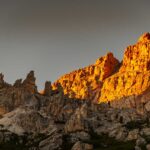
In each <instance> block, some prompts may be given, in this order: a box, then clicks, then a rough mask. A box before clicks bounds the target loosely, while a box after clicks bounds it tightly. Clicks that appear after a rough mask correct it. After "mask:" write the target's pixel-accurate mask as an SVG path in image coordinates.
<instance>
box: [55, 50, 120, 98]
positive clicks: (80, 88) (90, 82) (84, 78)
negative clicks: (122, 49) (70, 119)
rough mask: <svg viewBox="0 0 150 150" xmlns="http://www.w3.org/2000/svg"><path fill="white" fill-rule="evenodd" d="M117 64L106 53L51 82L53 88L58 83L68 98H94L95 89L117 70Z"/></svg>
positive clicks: (109, 54) (111, 56) (110, 55)
mask: <svg viewBox="0 0 150 150" xmlns="http://www.w3.org/2000/svg"><path fill="white" fill-rule="evenodd" d="M119 64H120V63H119V61H118V60H117V59H116V58H115V57H114V56H113V54H112V53H108V54H107V55H106V56H104V57H101V58H99V59H97V60H96V62H95V64H94V65H90V66H88V67H85V68H83V69H79V70H76V71H73V72H71V73H70V74H66V75H64V76H62V77H61V78H60V79H58V80H57V81H56V82H55V83H54V84H53V88H56V85H57V84H58V83H60V84H61V86H62V87H63V90H64V94H66V95H68V96H69V97H70V98H78V99H87V98H88V99H90V100H94V97H95V92H96V91H97V89H101V87H102V82H103V81H104V80H105V79H106V78H107V77H109V76H111V75H112V74H113V73H115V72H116V71H117V70H118V67H119Z"/></svg>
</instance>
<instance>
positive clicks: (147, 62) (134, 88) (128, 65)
mask: <svg viewBox="0 0 150 150" xmlns="http://www.w3.org/2000/svg"><path fill="white" fill-rule="evenodd" d="M57 83H60V84H61V85H62V87H63V89H64V93H65V94H67V95H69V97H74V98H80V99H88V100H92V101H94V102H98V103H100V102H108V101H112V100H115V99H120V98H124V97H128V96H132V95H140V94H142V92H144V91H145V90H146V89H148V87H149V86H150V34H149V33H145V34H143V35H142V36H141V37H140V38H139V40H138V42H137V43H136V44H135V45H132V46H128V47H127V48H126V50H125V53H124V57H123V61H122V63H119V61H118V60H117V59H116V58H114V56H113V54H112V53H108V54H107V55H106V56H104V57H101V58H100V59H98V60H97V61H96V63H95V64H94V65H91V66H89V67H85V68H83V69H79V70H77V71H74V72H71V73H70V74H67V75H64V76H62V77H61V78H60V79H58V80H57V81H56V82H55V83H54V85H53V86H54V87H55V85H56V84H57Z"/></svg>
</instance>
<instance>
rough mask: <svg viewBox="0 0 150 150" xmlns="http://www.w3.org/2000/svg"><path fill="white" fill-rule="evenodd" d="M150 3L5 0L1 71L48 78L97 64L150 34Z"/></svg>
mask: <svg viewBox="0 0 150 150" xmlns="http://www.w3.org/2000/svg"><path fill="white" fill-rule="evenodd" d="M149 8H150V0H0V72H3V73H4V74H5V79H6V81H8V82H10V83H13V82H14V81H15V80H16V79H17V78H24V77H25V76H26V74H27V73H28V72H29V71H30V70H35V74H36V77H37V84H38V86H39V88H40V89H41V88H42V86H43V85H44V82H45V80H51V81H54V80H56V79H57V78H58V77H60V75H63V74H64V73H67V72H70V71H72V70H74V69H78V68H80V67H83V66H86V65H89V64H91V63H94V62H95V60H96V59H97V58H98V57H100V56H102V55H104V54H106V53H107V52H108V51H112V52H113V53H114V55H115V56H116V57H117V58H118V59H120V60H121V59H122V55H123V51H124V49H125V47H126V46H127V45H130V44H134V43H135V42H136V40H137V38H138V37H139V36H140V35H141V34H142V33H144V32H150V9H149Z"/></svg>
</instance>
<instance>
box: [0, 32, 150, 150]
mask: <svg viewBox="0 0 150 150" xmlns="http://www.w3.org/2000/svg"><path fill="white" fill-rule="evenodd" d="M149 72H150V34H149V33H146V34H144V35H142V36H141V37H140V38H139V40H138V42H137V43H136V44H135V45H132V46H129V47H127V49H126V50H125V53H124V58H123V61H122V62H119V61H118V60H117V59H116V58H115V57H114V56H113V54H112V53H108V54H106V56H104V57H101V58H99V59H97V60H96V62H95V64H93V65H90V66H88V67H85V68H83V69H79V70H76V71H73V72H71V73H69V74H66V75H64V76H62V77H61V78H60V79H58V80H57V81H56V82H55V83H53V84H51V82H50V81H46V82H45V88H44V90H43V91H42V92H39V91H38V90H37V86H36V77H35V75H34V71H30V72H29V73H28V74H27V76H26V78H25V79H24V80H22V79H17V80H16V81H15V83H14V84H13V85H12V84H9V83H7V82H6V81H5V80H4V75H3V74H2V73H1V74H0V150H120V149H122V150H150V144H149V143H150V86H149V84H150V83H149V82H150V81H149V78H150V77H149Z"/></svg>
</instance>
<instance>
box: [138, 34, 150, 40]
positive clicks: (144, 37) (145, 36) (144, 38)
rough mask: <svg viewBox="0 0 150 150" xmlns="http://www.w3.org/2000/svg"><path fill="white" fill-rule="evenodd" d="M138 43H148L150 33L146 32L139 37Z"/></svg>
mask: <svg viewBox="0 0 150 150" xmlns="http://www.w3.org/2000/svg"><path fill="white" fill-rule="evenodd" d="M138 42H150V33H149V32H146V33H144V34H143V35H141V36H140V38H139V39H138Z"/></svg>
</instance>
